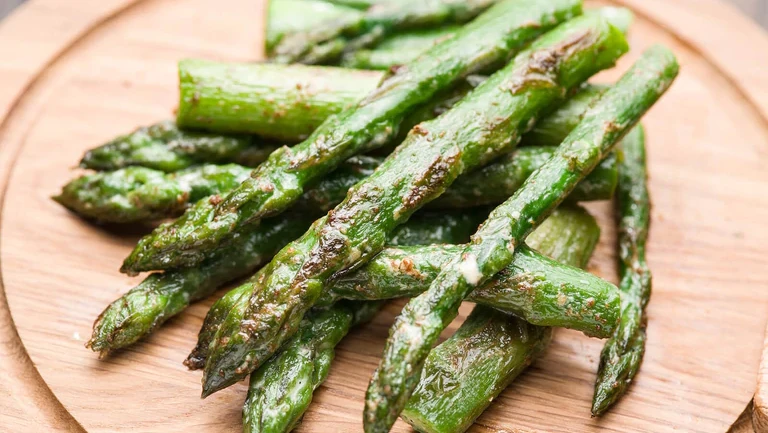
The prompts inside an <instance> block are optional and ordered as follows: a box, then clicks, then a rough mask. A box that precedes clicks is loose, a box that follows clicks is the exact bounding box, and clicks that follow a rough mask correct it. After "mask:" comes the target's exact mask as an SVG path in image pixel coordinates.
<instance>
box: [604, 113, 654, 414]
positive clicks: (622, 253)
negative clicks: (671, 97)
mask: <svg viewBox="0 0 768 433" xmlns="http://www.w3.org/2000/svg"><path fill="white" fill-rule="evenodd" d="M621 153H622V158H621V159H620V163H619V164H620V165H619V169H620V171H619V186H618V190H617V194H616V210H617V223H618V234H619V239H618V245H619V248H618V249H619V276H620V278H621V282H620V284H619V288H620V289H621V291H622V292H623V295H624V296H623V299H624V302H623V305H622V312H621V322H620V324H619V326H618V327H617V328H616V330H615V331H614V334H613V336H612V337H611V338H610V339H609V340H608V341H607V342H606V343H605V347H604V348H603V352H602V354H601V356H600V366H599V368H598V371H597V381H596V383H595V395H594V397H593V400H592V415H601V414H603V413H604V412H605V411H606V410H608V408H609V407H611V405H613V404H614V403H615V402H616V401H618V400H619V398H621V396H622V395H623V394H624V393H625V392H626V390H627V388H628V387H629V384H630V383H631V382H632V379H633V378H634V377H635V374H637V371H638V370H639V369H640V363H641V362H642V361H643V354H644V353H645V326H646V318H645V316H644V315H643V311H644V310H645V306H646V305H647V304H648V300H649V299H650V296H651V271H650V269H649V268H648V263H647V262H646V261H645V244H646V241H647V240H648V228H649V225H650V208H651V202H650V198H649V195H648V184H647V178H648V173H647V169H646V164H645V133H644V132H643V128H642V126H640V125H638V126H637V127H635V129H633V130H632V132H630V133H629V134H628V135H627V137H626V138H625V139H624V141H623V142H622V152H621Z"/></svg>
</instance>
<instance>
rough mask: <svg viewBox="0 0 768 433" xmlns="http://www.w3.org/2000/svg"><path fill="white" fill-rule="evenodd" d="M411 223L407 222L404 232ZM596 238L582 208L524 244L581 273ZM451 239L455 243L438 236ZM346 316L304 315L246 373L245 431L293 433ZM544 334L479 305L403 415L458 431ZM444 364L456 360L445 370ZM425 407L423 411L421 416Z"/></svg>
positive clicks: (562, 213) (336, 312)
mask: <svg viewBox="0 0 768 433" xmlns="http://www.w3.org/2000/svg"><path fill="white" fill-rule="evenodd" d="M411 225H412V221H411V222H409V223H408V224H406V225H404V226H402V227H407V226H411ZM599 235H600V229H599V227H598V226H597V223H596V222H595V220H594V218H592V217H591V216H590V215H589V214H587V213H586V212H585V211H584V210H583V209H578V208H574V209H559V210H558V211H556V212H555V213H554V214H553V215H552V216H551V217H550V218H549V219H547V221H545V222H544V224H542V226H541V227H539V229H537V230H536V231H535V232H534V233H533V234H532V235H531V236H530V237H529V242H530V243H531V245H535V246H536V247H537V248H540V249H542V251H545V252H546V253H547V254H550V255H553V258H558V259H562V261H563V262H566V263H568V264H570V265H572V266H582V267H583V266H584V265H585V264H586V262H587V260H588V259H589V256H590V255H591V252H592V250H593V248H594V246H595V244H596V243H597V240H598V238H599ZM452 239H457V238H455V237H452V236H449V237H441V238H440V240H441V241H446V240H452ZM355 308H356V309H354V310H353V311H355V312H358V315H359V314H360V312H362V315H363V316H364V317H365V318H366V319H367V318H369V316H370V314H371V313H372V312H373V311H377V309H378V305H377V304H376V303H373V304H369V303H361V304H355ZM357 308H359V310H358V309H357ZM351 315H352V312H350V311H349V304H344V303H341V304H337V306H336V307H331V309H330V310H320V312H310V313H309V314H308V315H307V317H306V318H305V319H304V321H303V322H302V324H301V326H300V327H299V331H298V332H297V335H296V336H294V338H292V339H291V340H289V341H288V342H287V343H286V344H285V345H284V346H283V347H282V348H281V349H280V351H279V352H278V353H277V354H275V356H273V357H272V358H270V359H269V361H267V362H266V363H265V364H264V365H263V366H261V368H259V369H258V370H256V371H254V372H253V373H252V374H251V383H250V387H249V392H248V398H247V399H246V402H245V405H244V407H243V425H244V430H245V431H246V432H254V433H255V432H262V433H270V432H274V433H281V432H287V431H289V430H290V429H291V427H292V426H293V425H294V424H295V422H296V420H298V419H299V417H300V416H301V415H302V414H303V413H304V412H305V411H306V409H307V408H308V407H309V404H310V401H311V398H312V392H313V391H314V390H315V389H316V388H317V387H318V386H319V384H320V383H322V382H323V381H324V380H325V378H326V376H327V371H328V370H327V363H328V360H330V359H331V358H332V357H333V348H334V346H335V345H336V344H337V343H338V341H339V339H340V337H341V336H343V335H344V334H346V333H347V330H348V328H349V327H350V326H354V324H353V323H352V322H359V320H358V321H353V320H352V319H351ZM331 317H332V318H333V319H331ZM329 324H330V325H331V326H329ZM550 335H551V331H550V330H549V329H548V328H543V327H538V326H533V325H529V324H526V323H525V322H523V321H521V320H519V319H514V318H512V317H510V316H508V315H506V314H503V313H500V312H497V311H496V310H494V309H491V308H487V307H480V306H478V307H477V308H476V309H475V310H474V311H473V313H472V314H471V315H470V316H469V318H468V319H467V320H466V321H465V323H464V324H463V325H462V326H461V328H459V331H458V332H457V333H456V334H455V335H454V336H453V337H451V339H449V340H448V341H446V342H445V343H443V344H442V345H440V346H438V348H437V349H435V351H436V352H439V353H441V354H442V355H443V356H441V357H437V358H435V357H433V356H430V357H429V359H428V361H427V364H426V367H425V369H426V370H427V371H430V369H434V370H435V371H434V372H433V373H434V374H428V375H426V376H425V377H430V378H432V380H431V381H426V380H425V381H423V382H422V383H421V384H420V388H419V389H422V388H423V390H424V391H422V392H417V393H415V394H414V396H413V397H412V398H411V400H410V401H409V406H408V408H407V410H406V411H405V412H404V414H413V417H414V418H421V419H424V420H425V421H424V422H422V423H421V424H419V426H420V427H422V426H426V425H429V424H435V422H433V420H434V419H435V418H439V419H440V420H444V419H446V420H448V419H449V420H450V422H447V421H443V425H456V424H458V423H457V420H463V422H461V421H460V422H461V423H462V424H465V425H469V424H471V423H472V420H473V419H474V418H476V417H477V415H479V413H480V412H482V410H483V409H484V408H485V407H487V405H488V404H489V399H492V398H494V397H496V395H498V393H499V392H500V391H501V390H502V389H503V388H504V387H505V386H506V385H507V384H508V383H509V382H511V381H512V379H514V377H515V376H516V375H517V374H519V372H520V371H522V370H523V369H524V368H525V367H526V366H527V365H528V364H530V362H531V361H532V360H533V358H535V357H536V355H538V353H539V352H541V351H542V350H543V349H544V348H545V347H546V345H547V343H548V341H549V336H550ZM480 336H482V338H480ZM463 349H468V350H463ZM440 359H442V361H441V360H440ZM445 360H452V361H458V362H450V363H449V365H444V364H445ZM318 372H320V373H322V374H320V375H318V374H317V373H318ZM446 374H451V376H450V377H448V376H446ZM477 376H481V377H477ZM451 379H456V380H451ZM459 381H460V382H461V383H459ZM421 385H423V387H422V386H421ZM427 402H435V403H436V404H427ZM425 406H426V407H428V408H429V410H423V409H424V407H425ZM441 408H442V410H441ZM447 408H454V409H453V410H446V409H447ZM446 411H448V412H449V413H447V414H446V413H445V412H446ZM444 417H449V418H444ZM427 420H428V421H427ZM422 429H426V427H423V428H422ZM426 431H431V430H426ZM442 431H444V432H452V431H459V430H458V429H453V428H450V429H445V430H442Z"/></svg>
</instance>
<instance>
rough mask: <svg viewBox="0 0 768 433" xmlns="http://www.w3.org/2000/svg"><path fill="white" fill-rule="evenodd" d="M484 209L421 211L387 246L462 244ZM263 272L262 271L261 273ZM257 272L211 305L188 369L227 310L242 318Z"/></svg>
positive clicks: (195, 365)
mask: <svg viewBox="0 0 768 433" xmlns="http://www.w3.org/2000/svg"><path fill="white" fill-rule="evenodd" d="M486 215H487V212H486V211H484V210H482V209H475V210H473V211H469V212H462V213H460V214H456V213H445V212H441V213H430V212H422V213H419V214H417V215H416V216H415V217H414V218H412V219H411V220H410V221H408V223H407V224H404V225H402V226H400V227H398V228H397V229H395V231H394V232H393V233H392V235H391V236H390V239H389V244H390V245H422V244H430V243H462V242H466V241H467V240H468V239H469V235H470V234H471V233H472V232H473V231H474V230H475V228H476V227H477V224H478V223H479V222H480V221H482V220H483V218H484V217H485V216H486ZM262 273H263V272H262ZM260 277H261V274H256V275H255V276H254V277H253V278H251V279H250V280H249V281H248V282H246V283H245V284H243V285H241V286H239V287H237V288H235V289H233V290H231V291H229V292H227V294H225V295H224V296H223V297H222V298H221V299H219V300H218V301H216V303H214V304H213V306H212V307H211V309H210V311H208V314H207V315H206V317H205V320H204V321H203V326H202V328H201V329H200V334H199V335H198V340H197V345H196V346H195V348H194V349H193V350H192V353H191V354H190V355H189V357H187V360H186V361H184V364H185V365H186V366H187V367H189V368H191V369H199V368H203V366H204V365H205V358H206V357H207V354H208V349H209V346H210V343H211V341H213V337H214V334H215V333H216V331H217V330H218V328H219V327H220V326H221V323H222V321H223V320H224V319H225V318H226V317H227V313H228V312H229V311H230V310H233V309H235V310H234V311H236V312H239V313H238V314H239V316H240V317H242V315H243V313H244V312H245V309H246V308H247V306H248V302H247V301H248V297H249V296H250V294H251V292H252V290H253V286H254V285H255V284H258V280H259V278H260ZM233 314H235V313H233Z"/></svg>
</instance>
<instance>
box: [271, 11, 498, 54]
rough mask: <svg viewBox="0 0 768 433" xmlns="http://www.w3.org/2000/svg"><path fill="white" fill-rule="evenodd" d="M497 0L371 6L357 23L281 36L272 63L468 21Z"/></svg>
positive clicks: (338, 22) (327, 23)
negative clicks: (330, 44)
mask: <svg viewBox="0 0 768 433" xmlns="http://www.w3.org/2000/svg"><path fill="white" fill-rule="evenodd" d="M497 2H498V0H471V1H466V0H434V1H429V2H413V1H410V0H391V1H388V2H383V3H380V4H378V5H376V6H375V7H371V8H369V9H368V10H366V11H365V13H363V14H362V15H361V16H360V18H359V19H358V20H352V21H351V22H350V21H342V20H328V21H325V22H324V23H321V24H320V25H318V26H315V28H313V29H311V30H309V31H304V32H296V33H292V34H288V35H285V36H284V37H283V38H282V39H281V40H280V42H279V43H278V44H277V45H276V46H275V47H274V49H273V53H274V55H273V57H272V60H273V61H274V62H277V63H297V62H298V63H309V59H307V58H306V56H305V54H306V53H307V52H309V51H310V50H311V48H312V47H314V46H316V45H319V44H322V43H324V42H327V41H330V40H338V39H339V38H346V44H347V45H348V46H347V47H345V51H354V50H357V49H360V48H362V47H366V46H370V45H372V44H375V43H376V42H378V41H380V40H381V39H382V38H384V37H385V36H386V35H389V34H393V33H394V32H397V31H404V30H411V29H418V28H425V27H439V26H441V25H445V24H452V23H455V24H462V23H465V22H468V21H470V20H472V19H473V18H475V17H476V16H478V15H479V14H481V13H482V12H484V11H485V10H486V9H488V8H489V7H491V6H492V5H493V4H494V3H497ZM335 60H338V59H337V58H334V57H326V58H315V59H312V61H314V62H315V63H328V62H332V61H335Z"/></svg>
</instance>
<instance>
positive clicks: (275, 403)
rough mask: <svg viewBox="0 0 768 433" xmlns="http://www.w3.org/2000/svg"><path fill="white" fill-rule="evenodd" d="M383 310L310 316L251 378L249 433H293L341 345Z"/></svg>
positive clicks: (372, 306)
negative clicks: (337, 348)
mask: <svg viewBox="0 0 768 433" xmlns="http://www.w3.org/2000/svg"><path fill="white" fill-rule="evenodd" d="M380 306H381V304H380V303H378V302H361V303H340V304H338V305H336V306H334V307H331V308H330V309H328V310H318V311H312V312H311V313H310V314H308V315H307V318H305V319H304V320H303V321H302V323H301V326H300V327H299V331H298V332H297V334H296V335H295V336H294V337H293V338H292V339H291V340H289V341H288V342H287V343H286V344H285V346H284V347H283V348H281V349H280V352H278V353H277V354H275V356H273V357H272V358H270V359H269V361H267V362H266V363H265V364H264V365H263V366H262V367H261V368H260V369H258V370H256V371H254V372H253V374H251V383H250V385H249V387H248V397H247V398H246V400H245V404H244V405H243V431H244V432H246V433H257V432H258V433H284V432H289V431H291V430H292V429H293V427H294V426H295V425H296V423H297V422H298V421H299V419H300V418H301V416H302V415H303V414H304V412H305V411H306V410H307V408H308V407H309V404H310V402H311V401H312V393H313V392H314V390H315V389H316V388H317V387H318V386H320V384H321V383H323V382H325V379H326V378H327V377H328V372H329V370H330V367H331V361H333V357H334V354H335V347H336V345H337V344H338V343H339V342H340V341H341V339H342V338H344V336H345V335H347V332H349V329H350V328H352V327H353V326H356V325H358V324H360V323H364V322H367V321H369V320H370V319H371V318H373V316H374V315H375V314H376V313H377V312H378V311H379V307H380Z"/></svg>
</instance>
